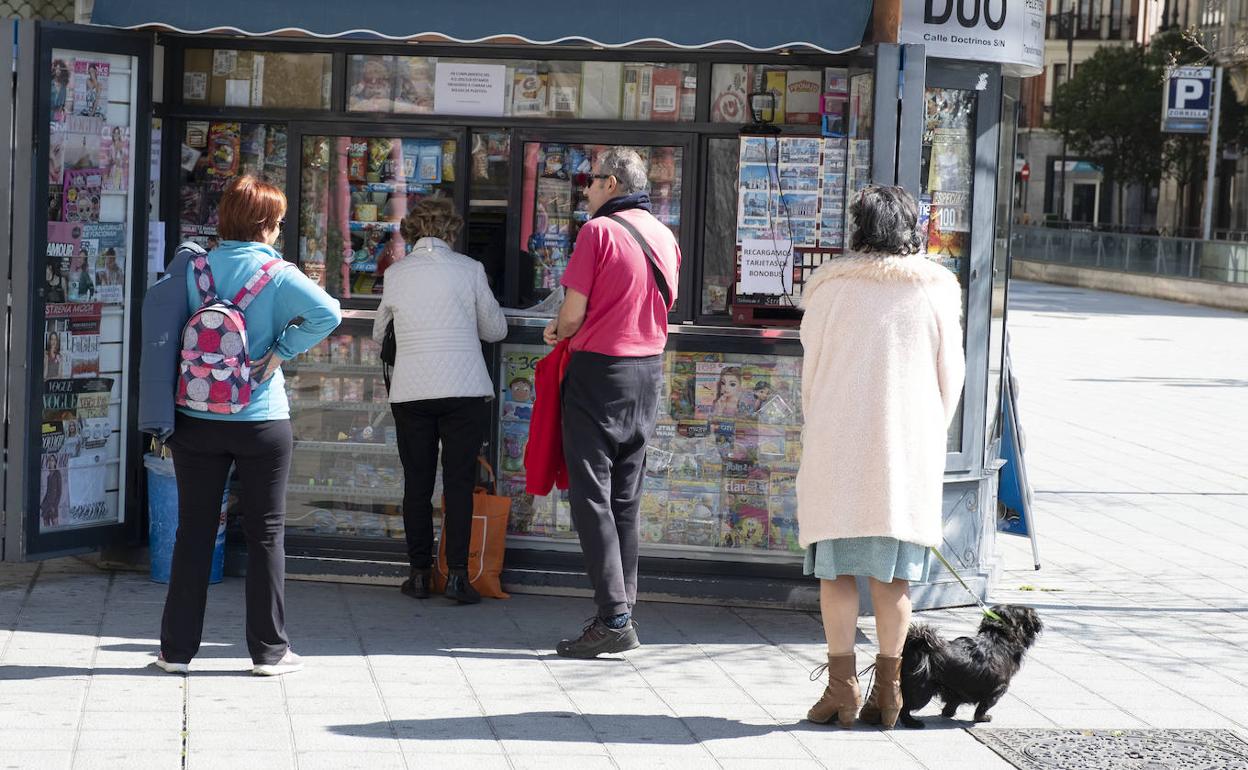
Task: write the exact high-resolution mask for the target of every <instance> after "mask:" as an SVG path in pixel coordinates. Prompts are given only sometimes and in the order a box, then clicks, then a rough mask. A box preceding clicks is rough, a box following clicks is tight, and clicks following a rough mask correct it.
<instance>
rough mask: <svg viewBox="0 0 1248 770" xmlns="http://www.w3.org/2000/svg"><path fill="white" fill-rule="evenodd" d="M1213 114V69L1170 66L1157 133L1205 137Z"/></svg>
mask: <svg viewBox="0 0 1248 770" xmlns="http://www.w3.org/2000/svg"><path fill="white" fill-rule="evenodd" d="M1212 113H1213V67H1174V68H1172V69H1171V70H1170V71H1169V72H1168V73H1167V76H1166V103H1165V105H1164V107H1163V109H1162V114H1161V130H1162V131H1165V132H1167V133H1172V134H1207V133H1209V126H1210V123H1211V121H1212V118H1211V115H1212Z"/></svg>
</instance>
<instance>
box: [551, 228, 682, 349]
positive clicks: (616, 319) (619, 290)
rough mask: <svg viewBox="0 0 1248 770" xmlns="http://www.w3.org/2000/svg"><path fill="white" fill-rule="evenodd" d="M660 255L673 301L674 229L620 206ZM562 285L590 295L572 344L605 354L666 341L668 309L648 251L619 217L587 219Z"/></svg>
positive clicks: (659, 345)
mask: <svg viewBox="0 0 1248 770" xmlns="http://www.w3.org/2000/svg"><path fill="white" fill-rule="evenodd" d="M619 216H620V217H623V218H624V219H627V220H628V222H629V224H631V225H632V226H633V227H636V228H637V230H638V232H640V233H641V234H642V236H644V237H645V239H646V241H647V242H648V243H649V244H650V248H651V249H652V250H653V251H654V255H655V257H657V258H658V262H659V267H660V269H661V270H662V271H663V275H664V277H666V278H667V285H668V287H669V288H670V289H671V292H672V301H673V302H675V301H676V283H677V276H678V274H679V272H680V246H678V245H677V243H676V237H675V236H674V235H672V231H671V230H669V229H667V227H666V226H665V225H664V224H663V223H662V222H660V221H659V220H657V219H655V218H654V217H653V216H651V215H650V213H649V212H647V211H643V210H641V209H629V210H627V211H622V212H620V214H619ZM562 283H563V285H564V287H566V288H568V289H572V290H574V291H579V292H580V293H582V294H584V295H585V296H586V297H588V298H589V302H588V305H587V307H586V310H585V322H584V323H583V324H582V325H581V328H580V329H579V330H578V331H577V332H576V334H575V335H573V337H572V344H571V348H572V350H574V351H576V350H584V351H587V352H590V353H601V354H602V355H607V356H652V355H655V354H658V353H662V352H663V348H664V347H665V346H666V345H667V313H668V310H670V308H668V307H664V305H663V297H662V295H661V294H659V290H658V287H657V286H655V283H654V274H653V273H652V271H651V270H650V264H649V262H648V260H647V259H646V254H645V252H643V251H642V250H641V247H640V246H638V245H637V242H636V241H635V240H634V239H633V237H632V235H631V234H630V233H629V232H628V231H627V230H625V229H624V227H623V226H622V225H620V224H619V223H618V222H613V221H611V219H609V218H608V217H598V218H596V219H591V220H589V221H588V222H586V223H585V225H584V226H583V227H581V230H580V232H579V233H577V236H576V247H575V248H573V250H572V256H571V258H570V259H569V260H568V268H567V270H566V271H565V272H564V274H563V281H562Z"/></svg>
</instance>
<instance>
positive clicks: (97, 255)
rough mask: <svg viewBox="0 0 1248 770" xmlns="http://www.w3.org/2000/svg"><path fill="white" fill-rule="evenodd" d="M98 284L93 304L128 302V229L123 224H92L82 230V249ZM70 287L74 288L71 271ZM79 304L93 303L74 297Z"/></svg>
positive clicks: (85, 225)
mask: <svg viewBox="0 0 1248 770" xmlns="http://www.w3.org/2000/svg"><path fill="white" fill-rule="evenodd" d="M80 250H85V251H86V255H87V260H88V264H89V266H90V269H91V270H92V271H93V272H92V278H93V279H94V283H95V296H94V301H95V302H100V303H103V304H105V305H108V304H114V305H119V304H121V302H122V301H123V300H124V298H125V282H126V276H125V271H124V270H123V269H122V265H124V264H125V259H126V226H125V224H123V223H121V222H92V223H89V224H84V225H83V226H82V249H80ZM70 286H71V288H72V287H73V286H74V282H73V277H72V270H71V277H70ZM73 294H74V292H73V291H71V299H72V300H76V301H79V302H89V301H92V300H91V299H90V298H88V297H83V296H73Z"/></svg>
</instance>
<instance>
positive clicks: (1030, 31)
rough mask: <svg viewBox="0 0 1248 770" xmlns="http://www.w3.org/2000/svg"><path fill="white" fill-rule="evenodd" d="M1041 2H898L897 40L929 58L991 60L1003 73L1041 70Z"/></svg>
mask: <svg viewBox="0 0 1248 770" xmlns="http://www.w3.org/2000/svg"><path fill="white" fill-rule="evenodd" d="M1044 15H1045V0H902V4H901V38H900V40H901V42H902V43H921V44H922V45H923V46H924V47H925V48H926V53H927V57H928V58H929V59H956V60H959V61H975V62H996V63H998V64H1000V65H1001V68H1002V71H1003V72H1004V74H1006V75H1014V76H1019V77H1029V76H1031V75H1039V74H1040V73H1041V72H1043V71H1044V24H1045V21H1044Z"/></svg>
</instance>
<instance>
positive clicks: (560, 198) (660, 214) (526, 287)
mask: <svg viewBox="0 0 1248 770" xmlns="http://www.w3.org/2000/svg"><path fill="white" fill-rule="evenodd" d="M612 146H614V145H607V144H576V143H567V142H526V143H525V144H524V151H523V161H524V176H523V187H522V189H521V198H520V228H519V229H520V252H521V262H520V275H519V284H520V305H521V306H522V307H525V306H527V305H529V304H532V303H534V302H538V301H540V300H542V299H545V298H546V297H547V296H548V295H550V293H551V292H552V291H554V290H555V289H556V288H557V287H558V286H559V282H560V280H561V279H562V278H563V272H564V270H565V269H566V268H567V265H568V258H569V257H570V256H571V254H572V246H573V244H574V243H575V242H576V234H577V232H578V231H579V230H580V228H581V225H583V224H585V223H586V222H588V221H589V208H588V206H589V201H588V199H587V198H586V197H585V188H586V187H587V186H588V185H589V182H590V174H591V173H592V171H593V168H594V164H595V163H596V162H597V158H598V155H599V153H601V152H604V151H605V150H607V149H609V148H610V147H612ZM632 149H634V150H636V151H637V152H638V154H639V155H641V159H642V161H643V162H644V163H645V164H646V170H647V176H648V177H649V180H650V206H651V213H653V214H654V216H655V217H656V218H658V220H659V221H660V222H662V223H663V224H665V225H667V227H668V228H669V229H670V230H671V231H672V233H673V234H674V235H675V236H676V239H677V240H678V241H679V240H680V228H681V193H682V189H681V187H682V181H681V180H682V178H683V173H684V148H683V147H647V146H634V147H632Z"/></svg>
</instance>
